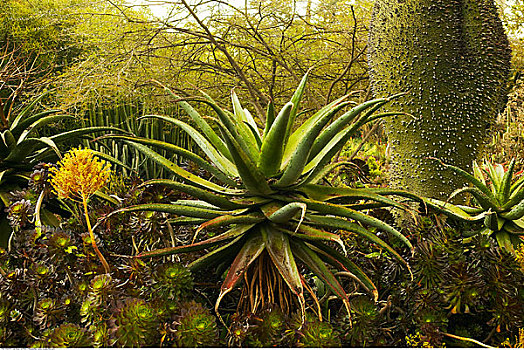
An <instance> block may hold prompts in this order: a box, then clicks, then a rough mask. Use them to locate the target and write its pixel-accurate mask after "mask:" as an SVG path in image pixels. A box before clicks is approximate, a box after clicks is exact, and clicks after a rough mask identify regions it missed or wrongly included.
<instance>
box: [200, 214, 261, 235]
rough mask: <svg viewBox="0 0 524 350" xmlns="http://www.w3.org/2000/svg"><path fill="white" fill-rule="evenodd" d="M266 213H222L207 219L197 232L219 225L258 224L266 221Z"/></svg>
mask: <svg viewBox="0 0 524 350" xmlns="http://www.w3.org/2000/svg"><path fill="white" fill-rule="evenodd" d="M264 219H265V217H264V215H261V214H260V213H250V214H245V215H230V214H227V215H221V216H219V217H216V218H214V219H211V220H209V221H206V222H205V223H203V224H202V225H200V227H199V228H198V230H197V232H199V231H201V230H203V229H210V228H214V227H219V226H226V225H233V224H258V223H260V222H262V221H264Z"/></svg>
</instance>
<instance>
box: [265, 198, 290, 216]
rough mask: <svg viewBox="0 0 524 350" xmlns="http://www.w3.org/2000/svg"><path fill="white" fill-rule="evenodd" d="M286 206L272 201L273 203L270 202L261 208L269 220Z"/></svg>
mask: <svg viewBox="0 0 524 350" xmlns="http://www.w3.org/2000/svg"><path fill="white" fill-rule="evenodd" d="M284 205H285V204H282V203H278V202H275V201H271V202H269V203H267V204H264V205H262V206H261V207H260V210H262V212H263V213H264V215H265V216H266V218H269V217H270V216H271V215H273V213H275V212H276V211H277V210H279V209H280V208H282V207H283V206H284Z"/></svg>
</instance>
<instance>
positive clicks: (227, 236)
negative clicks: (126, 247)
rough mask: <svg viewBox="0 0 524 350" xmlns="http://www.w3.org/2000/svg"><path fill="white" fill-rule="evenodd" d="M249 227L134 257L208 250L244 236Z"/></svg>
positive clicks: (233, 229)
mask: <svg viewBox="0 0 524 350" xmlns="http://www.w3.org/2000/svg"><path fill="white" fill-rule="evenodd" d="M250 226H251V227H252V226H253V225H250ZM251 227H249V228H246V227H235V228H232V229H230V230H228V231H226V232H224V233H222V234H221V235H218V236H215V237H212V238H210V239H206V240H205V241H201V242H197V243H193V244H188V245H181V246H177V247H167V248H161V249H155V250H152V251H149V252H143V253H140V254H138V255H137V256H135V257H136V258H152V257H155V256H162V255H172V254H179V253H188V252H194V251H198V250H203V249H206V248H210V247H213V246H216V245H218V244H221V243H223V242H225V241H229V240H232V239H235V238H237V237H239V236H241V235H243V234H245V233H246V232H247V231H248V230H249V229H250V228H251Z"/></svg>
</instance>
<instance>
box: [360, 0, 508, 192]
mask: <svg viewBox="0 0 524 350" xmlns="http://www.w3.org/2000/svg"><path fill="white" fill-rule="evenodd" d="M369 42H370V51H369V62H370V69H371V71H370V76H371V77H372V79H371V80H372V85H373V90H374V93H375V95H376V96H379V97H380V96H388V95H390V94H393V93H398V92H407V94H406V95H404V96H403V97H401V98H400V99H398V100H397V101H394V102H393V103H392V104H391V105H390V106H389V107H390V108H392V109H393V110H395V111H403V112H406V114H405V115H398V116H394V117H392V118H389V119H387V120H386V123H385V126H386V132H387V135H388V141H389V144H390V148H391V152H392V174H391V176H392V180H393V183H394V185H395V186H397V188H402V189H407V190H410V191H414V192H415V193H416V194H419V195H423V196H426V197H435V198H438V199H445V197H446V195H447V194H448V193H449V192H450V191H452V190H453V189H455V188H458V187H460V186H463V181H462V178H460V177H457V176H455V174H454V173H453V172H451V171H449V170H448V169H446V168H443V167H441V166H439V164H437V163H434V162H432V161H431V160H428V158H427V157H430V156H431V157H438V158H441V159H443V160H444V161H445V162H446V163H450V164H454V165H456V166H458V167H461V168H463V169H466V170H469V169H470V167H471V161H472V160H473V159H476V158H477V157H478V156H479V150H480V146H481V145H482V144H483V143H484V142H485V140H486V137H487V136H488V130H489V126H490V125H491V124H493V123H494V121H495V118H496V115H497V112H499V111H500V110H501V109H502V107H503V104H504V102H505V101H504V100H505V95H506V93H507V91H506V90H507V88H506V87H507V79H508V75H509V69H510V60H511V51H510V48H509V43H508V40H507V37H506V35H505V33H504V28H503V26H502V23H501V21H500V19H499V17H498V13H497V8H496V6H495V4H494V1H493V0H467V1H459V0H438V1H435V0H407V1H402V2H401V1H394V0H379V1H376V2H375V7H374V17H373V19H372V21H371V27H370V41H369Z"/></svg>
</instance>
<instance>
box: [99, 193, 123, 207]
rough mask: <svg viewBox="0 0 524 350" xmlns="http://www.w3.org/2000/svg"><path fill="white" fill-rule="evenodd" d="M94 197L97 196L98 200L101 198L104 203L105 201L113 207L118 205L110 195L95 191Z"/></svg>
mask: <svg viewBox="0 0 524 350" xmlns="http://www.w3.org/2000/svg"><path fill="white" fill-rule="evenodd" d="M94 195H95V196H97V197H98V198H101V199H103V200H105V201H107V202H109V203H112V204H114V205H118V203H119V202H118V200H117V199H115V198H113V197H111V196H110V195H108V194H107V193H104V192H102V191H96V192H95V193H94Z"/></svg>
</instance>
